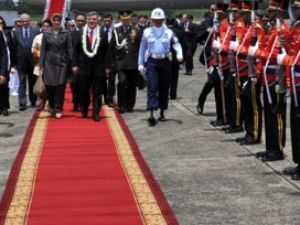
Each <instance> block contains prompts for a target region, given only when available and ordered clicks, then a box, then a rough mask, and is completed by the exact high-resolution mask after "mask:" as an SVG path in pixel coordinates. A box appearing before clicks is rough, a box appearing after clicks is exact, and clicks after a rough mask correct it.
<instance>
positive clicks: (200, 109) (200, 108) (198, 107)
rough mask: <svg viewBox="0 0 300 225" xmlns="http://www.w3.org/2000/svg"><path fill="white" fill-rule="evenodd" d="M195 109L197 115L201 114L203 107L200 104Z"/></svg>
mask: <svg viewBox="0 0 300 225" xmlns="http://www.w3.org/2000/svg"><path fill="white" fill-rule="evenodd" d="M196 109H197V112H198V114H199V115H202V114H203V105H202V104H198V105H197V106H196Z"/></svg>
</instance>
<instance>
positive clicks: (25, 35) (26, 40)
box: [24, 28, 29, 46]
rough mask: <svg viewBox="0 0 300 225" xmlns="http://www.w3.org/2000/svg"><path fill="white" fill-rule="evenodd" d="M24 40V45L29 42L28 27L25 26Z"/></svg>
mask: <svg viewBox="0 0 300 225" xmlns="http://www.w3.org/2000/svg"><path fill="white" fill-rule="evenodd" d="M24 42H25V45H26V46H28V44H29V30H28V28H25V32H24Z"/></svg>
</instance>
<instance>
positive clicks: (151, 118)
mask: <svg viewBox="0 0 300 225" xmlns="http://www.w3.org/2000/svg"><path fill="white" fill-rule="evenodd" d="M148 124H149V127H154V126H155V125H156V119H155V118H154V115H153V110H151V111H150V116H149V118H148Z"/></svg>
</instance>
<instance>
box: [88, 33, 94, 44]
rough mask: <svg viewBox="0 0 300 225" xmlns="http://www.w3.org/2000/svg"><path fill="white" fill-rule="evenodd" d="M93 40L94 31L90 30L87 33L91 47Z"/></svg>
mask: <svg viewBox="0 0 300 225" xmlns="http://www.w3.org/2000/svg"><path fill="white" fill-rule="evenodd" d="M93 40H94V31H93V30H91V31H90V34H89V42H90V45H91V47H92V45H93Z"/></svg>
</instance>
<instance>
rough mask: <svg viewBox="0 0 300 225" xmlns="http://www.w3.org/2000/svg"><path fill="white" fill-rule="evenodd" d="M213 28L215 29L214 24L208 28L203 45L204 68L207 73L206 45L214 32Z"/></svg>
mask: <svg viewBox="0 0 300 225" xmlns="http://www.w3.org/2000/svg"><path fill="white" fill-rule="evenodd" d="M214 29H215V24H214V25H213V29H211V30H210V32H209V34H208V37H207V38H206V40H205V43H204V45H203V55H204V62H205V69H206V72H207V73H209V68H208V65H207V56H206V47H207V45H208V42H209V40H210V39H211V36H212V34H213V32H214Z"/></svg>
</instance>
